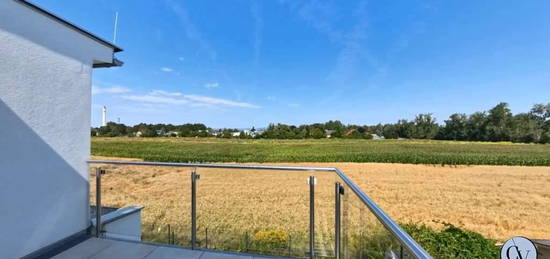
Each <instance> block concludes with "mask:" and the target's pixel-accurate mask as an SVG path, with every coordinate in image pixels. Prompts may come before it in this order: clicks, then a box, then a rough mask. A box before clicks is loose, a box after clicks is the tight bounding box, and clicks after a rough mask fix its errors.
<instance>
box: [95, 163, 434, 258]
mask: <svg viewBox="0 0 550 259" xmlns="http://www.w3.org/2000/svg"><path fill="white" fill-rule="evenodd" d="M88 163H89V164H107V165H136V166H167V167H191V168H225V169H257V170H287V171H323V172H334V173H336V174H337V175H338V176H339V177H340V178H341V179H342V180H343V181H344V182H345V184H346V185H347V186H348V187H349V188H350V189H351V190H353V192H354V193H355V194H356V195H357V197H359V199H360V200H361V201H362V202H363V203H364V204H365V206H367V208H369V210H370V211H371V212H372V213H373V214H374V215H375V216H376V218H377V219H378V220H379V221H380V222H381V223H382V225H383V226H384V227H385V228H386V229H387V230H388V231H389V232H390V233H391V234H392V235H393V236H394V237H395V238H396V239H397V241H399V243H400V244H401V245H402V246H403V247H404V248H405V249H406V250H407V251H408V252H409V253H411V254H412V255H413V256H414V257H415V258H419V259H431V258H432V256H430V254H428V252H426V250H424V248H422V247H421V246H420V245H419V244H418V243H417V242H416V241H415V240H414V239H413V238H412V237H411V236H410V235H409V234H408V233H407V232H405V231H404V230H403V229H402V228H401V227H400V226H399V225H398V224H397V223H395V221H393V220H392V219H391V218H390V217H389V216H388V215H387V214H386V213H385V212H384V211H383V210H382V209H381V208H380V207H379V206H378V205H377V204H376V203H375V202H374V201H373V200H372V199H371V198H370V197H369V196H368V195H367V194H365V193H364V192H363V191H362V190H361V189H360V188H359V187H358V186H357V185H356V184H355V183H353V181H352V180H351V179H350V178H349V177H348V176H347V175H346V174H345V173H344V172H342V171H341V170H340V169H338V168H332V167H305V166H264V165H237V164H201V163H170V162H144V161H113V160H88Z"/></svg>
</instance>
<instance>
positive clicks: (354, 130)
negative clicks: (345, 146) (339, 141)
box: [344, 129, 357, 137]
mask: <svg viewBox="0 0 550 259" xmlns="http://www.w3.org/2000/svg"><path fill="white" fill-rule="evenodd" d="M356 131H357V129H350V130H348V131H346V134H344V135H345V136H346V137H349V136H351V134H353V132H356Z"/></svg>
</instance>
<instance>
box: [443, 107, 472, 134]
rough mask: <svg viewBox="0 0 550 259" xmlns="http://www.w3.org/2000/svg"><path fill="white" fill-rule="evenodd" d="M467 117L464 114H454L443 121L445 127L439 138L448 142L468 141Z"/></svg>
mask: <svg viewBox="0 0 550 259" xmlns="http://www.w3.org/2000/svg"><path fill="white" fill-rule="evenodd" d="M467 123H468V116H466V114H464V113H455V114H452V115H451V116H449V119H448V120H445V126H444V127H443V128H442V129H441V136H440V137H441V138H442V139H450V140H466V139H468V129H467Z"/></svg>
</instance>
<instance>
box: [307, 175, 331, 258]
mask: <svg viewBox="0 0 550 259" xmlns="http://www.w3.org/2000/svg"><path fill="white" fill-rule="evenodd" d="M313 175H314V176H315V177H316V179H317V184H316V185H315V257H316V258H334V215H335V214H334V201H335V197H334V192H335V187H334V184H335V182H336V179H337V176H336V175H335V174H334V172H315V173H314V174H313Z"/></svg>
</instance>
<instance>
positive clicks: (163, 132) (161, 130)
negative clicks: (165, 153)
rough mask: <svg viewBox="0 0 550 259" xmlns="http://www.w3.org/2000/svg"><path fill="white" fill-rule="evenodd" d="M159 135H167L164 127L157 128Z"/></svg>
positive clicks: (156, 131)
mask: <svg viewBox="0 0 550 259" xmlns="http://www.w3.org/2000/svg"><path fill="white" fill-rule="evenodd" d="M155 133H157V136H166V131H165V130H164V129H159V130H155Z"/></svg>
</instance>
